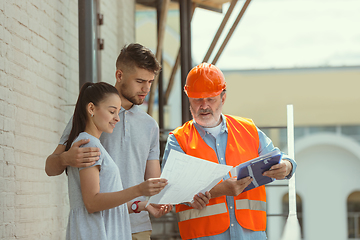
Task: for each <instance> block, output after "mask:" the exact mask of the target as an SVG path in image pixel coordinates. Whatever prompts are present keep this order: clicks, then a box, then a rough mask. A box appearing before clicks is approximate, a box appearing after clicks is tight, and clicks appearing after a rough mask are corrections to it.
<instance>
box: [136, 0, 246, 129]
mask: <svg viewBox="0 0 360 240" xmlns="http://www.w3.org/2000/svg"><path fill="white" fill-rule="evenodd" d="M229 2H230V6H229V8H228V9H227V12H226V14H225V15H224V18H223V20H222V22H221V24H220V26H219V28H218V31H217V33H216V35H215V36H214V38H213V41H212V43H211V45H210V47H209V49H208V52H207V53H206V56H205V57H204V60H203V62H209V56H210V55H211V54H212V52H213V50H214V47H215V45H216V44H217V42H218V40H219V37H220V35H221V34H222V31H223V30H224V27H225V25H226V23H227V21H228V19H229V17H230V15H231V13H232V11H233V10H234V7H235V5H236V4H237V2H242V3H243V7H242V9H241V11H240V12H239V13H238V16H237V18H236V20H235V21H234V23H233V25H232V27H231V29H230V30H229V32H228V33H227V36H226V38H225V40H224V41H223V42H222V45H221V47H220V48H219V50H218V52H217V54H216V56H215V58H214V59H213V60H212V62H211V63H212V64H216V62H217V60H218V59H219V57H220V55H221V53H222V51H223V49H224V48H225V46H226V44H227V42H228V41H229V39H230V37H231V36H232V33H233V32H234V30H235V28H236V26H237V25H238V23H239V21H240V20H241V18H242V16H243V14H244V12H245V11H246V9H247V6H248V5H249V4H250V2H251V0H246V1H245V2H243V1H238V0H136V9H137V10H146V9H151V10H154V9H155V10H156V11H157V21H158V33H157V36H158V39H157V49H156V58H157V59H158V60H159V61H160V62H161V59H162V45H163V38H164V31H165V25H166V18H167V12H168V11H169V10H172V9H178V10H179V12H180V45H181V47H180V49H179V52H178V56H177V58H176V61H175V64H174V66H173V71H172V74H171V77H170V79H169V81H168V86H167V87H165V90H166V91H165V94H164V92H163V89H162V88H163V87H162V83H163V81H162V75H161V73H160V76H156V78H155V80H154V82H153V84H152V86H151V90H150V93H149V100H148V111H147V112H148V114H150V115H152V112H153V105H154V98H155V90H156V88H157V85H158V83H159V86H160V87H159V90H158V91H159V92H158V99H159V127H160V129H162V128H163V118H164V116H163V108H164V105H165V104H166V103H167V99H168V97H169V94H170V92H171V89H172V84H173V81H174V76H175V73H176V70H177V68H178V67H179V66H180V67H181V68H180V70H181V84H182V85H184V84H185V79H186V76H187V73H188V72H189V71H190V70H191V68H192V66H191V64H192V58H191V24H190V23H191V19H192V15H193V13H194V11H195V8H197V7H200V8H204V9H207V10H210V11H215V12H220V13H221V12H222V8H223V4H225V3H229ZM181 96H182V99H181V102H182V122H183V123H184V122H186V121H188V120H190V117H191V114H190V112H189V103H188V99H187V96H186V95H185V94H184V93H183V92H182V95H181Z"/></svg>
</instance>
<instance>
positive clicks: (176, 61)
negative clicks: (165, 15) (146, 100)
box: [164, 3, 196, 105]
mask: <svg viewBox="0 0 360 240" xmlns="http://www.w3.org/2000/svg"><path fill="white" fill-rule="evenodd" d="M195 9H196V4H195V3H193V4H192V12H191V19H192V17H193V16H194V12H195ZM180 60H181V48H179V51H178V54H177V56H176V60H175V64H174V66H173V68H172V70H171V75H170V79H169V82H168V86H167V88H166V92H165V96H164V98H165V105H167V103H168V101H169V97H170V93H171V90H172V88H173V85H174V80H175V75H176V72H177V69H178V67H179V65H180Z"/></svg>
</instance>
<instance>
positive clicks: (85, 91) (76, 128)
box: [65, 82, 119, 151]
mask: <svg viewBox="0 0 360 240" xmlns="http://www.w3.org/2000/svg"><path fill="white" fill-rule="evenodd" d="M108 94H117V95H119V92H118V91H117V90H116V88H115V87H114V86H112V85H110V84H108V83H105V82H99V83H91V82H86V83H84V85H82V87H81V89H80V93H79V97H78V100H77V102H76V105H75V111H74V116H73V120H72V128H71V132H70V135H69V138H68V140H67V141H66V147H65V151H67V150H69V149H70V147H71V144H72V143H73V141H74V140H75V138H76V137H77V136H78V135H79V134H80V133H81V132H83V131H85V127H86V123H87V120H88V114H87V105H88V104H89V103H90V102H92V103H93V104H94V105H95V106H97V105H98V104H99V103H100V102H101V101H102V100H104V99H105V98H106V97H107V95H108Z"/></svg>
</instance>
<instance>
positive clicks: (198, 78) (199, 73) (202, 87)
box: [184, 63, 226, 98]
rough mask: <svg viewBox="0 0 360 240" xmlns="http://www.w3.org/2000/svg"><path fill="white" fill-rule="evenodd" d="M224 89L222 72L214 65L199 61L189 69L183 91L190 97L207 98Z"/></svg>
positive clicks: (224, 83)
mask: <svg viewBox="0 0 360 240" xmlns="http://www.w3.org/2000/svg"><path fill="white" fill-rule="evenodd" d="M225 89H226V82H225V78H224V75H223V73H222V72H221V71H220V69H219V68H217V67H216V66H215V65H212V64H210V63H201V64H199V65H197V66H196V67H194V68H193V69H191V70H190V72H189V74H188V75H187V78H186V84H185V86H184V91H185V93H186V94H187V95H188V97H190V98H208V97H215V96H217V95H219V94H220V93H221V92H222V91H223V90H225Z"/></svg>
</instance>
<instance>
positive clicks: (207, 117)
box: [189, 93, 226, 127]
mask: <svg viewBox="0 0 360 240" xmlns="http://www.w3.org/2000/svg"><path fill="white" fill-rule="evenodd" d="M225 98H226V93H225V94H224V95H223V96H222V97H221V95H218V96H215V97H210V98H189V102H190V112H191V114H192V116H193V118H194V119H195V121H196V122H197V123H198V124H200V125H201V126H203V127H216V126H217V125H219V124H220V122H221V111H222V106H223V104H224V102H225Z"/></svg>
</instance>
